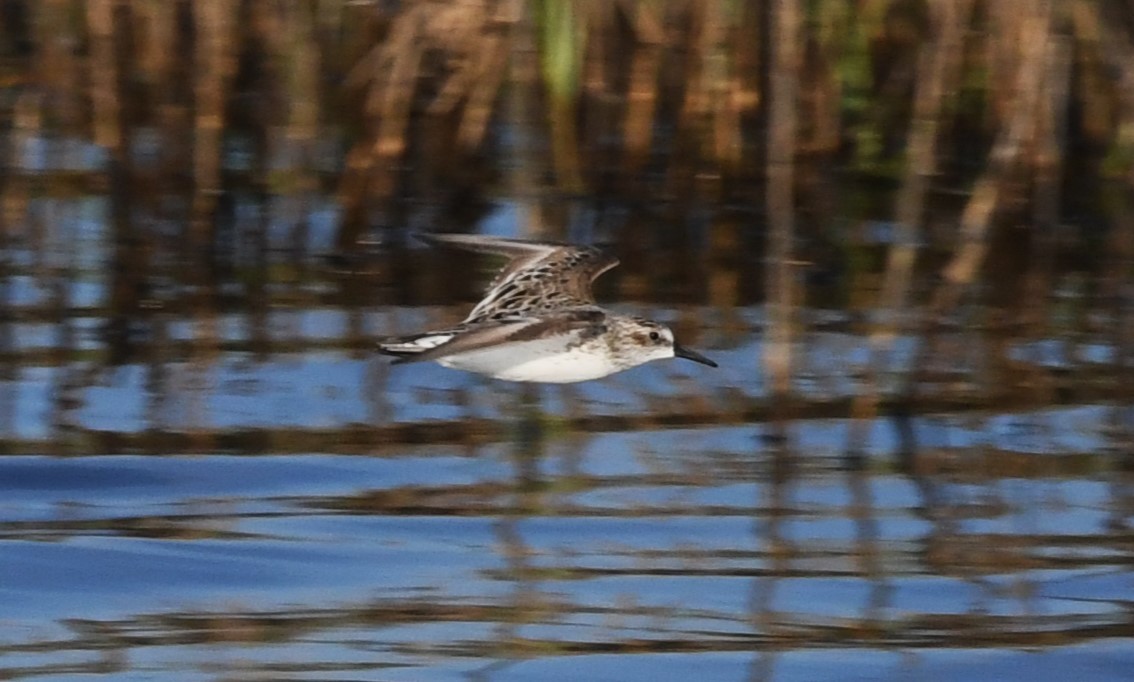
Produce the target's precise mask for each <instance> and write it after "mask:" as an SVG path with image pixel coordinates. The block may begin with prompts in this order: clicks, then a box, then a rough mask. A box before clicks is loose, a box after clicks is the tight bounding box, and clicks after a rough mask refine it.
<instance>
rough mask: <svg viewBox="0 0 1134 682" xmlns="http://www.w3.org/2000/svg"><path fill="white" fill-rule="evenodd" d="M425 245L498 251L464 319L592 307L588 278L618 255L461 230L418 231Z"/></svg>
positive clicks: (609, 265)
mask: <svg viewBox="0 0 1134 682" xmlns="http://www.w3.org/2000/svg"><path fill="white" fill-rule="evenodd" d="M420 238H421V239H422V241H425V242H426V243H429V244H439V245H444V246H451V247H453V248H458V249H464V250H467V251H474V252H477V253H486V254H492V255H497V256H504V257H505V258H508V259H509V261H508V262H507V263H506V264H505V265H504V267H503V268H501V270H500V271H499V272H498V273H497V274H496V277H495V279H493V280H492V284H490V285H489V287H488V289H487V290H486V292H485V296H484V299H483V300H481V301H480V302H479V303H477V304H476V306H475V307H474V308H473V309H472V311H471V312H470V313H469V315H468V317H466V318H465V322H476V321H479V320H483V319H489V318H492V317H506V316H508V315H512V314H515V313H516V312H518V311H521V310H523V311H529V312H538V311H541V310H544V311H546V310H559V309H563V308H574V307H585V306H593V305H594V304H595V296H594V293H593V292H592V291H591V283H592V282H594V281H595V279H597V278H598V276H599V275H601V274H602V273H604V272H606V271H607V270H610V269H611V268H613V267H614V266H616V265H618V259H617V258H615V257H614V256H611V255H609V254H606V253H603V252H602V251H600V250H598V249H596V248H594V247H593V246H572V245H569V244H557V243H554V242H530V241H519V240H515V239H502V238H496V237H481V236H478V235H467V234H433V235H421V237H420Z"/></svg>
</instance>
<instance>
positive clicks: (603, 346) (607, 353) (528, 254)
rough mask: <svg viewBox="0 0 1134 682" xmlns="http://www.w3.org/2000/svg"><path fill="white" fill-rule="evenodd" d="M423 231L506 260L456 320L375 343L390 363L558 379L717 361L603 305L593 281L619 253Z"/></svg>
mask: <svg viewBox="0 0 1134 682" xmlns="http://www.w3.org/2000/svg"><path fill="white" fill-rule="evenodd" d="M419 237H420V238H421V239H422V240H423V241H425V242H427V243H430V244H435V245H440V246H447V247H451V248H457V249H464V250H467V251H474V252H477V253H485V254H492V255H496V256H503V257H505V258H508V262H507V263H506V264H505V265H504V267H503V269H502V270H500V272H499V274H497V275H496V279H495V280H494V281H493V282H492V284H491V285H490V286H489V288H488V290H487V291H486V292H485V294H484V298H483V299H481V301H480V303H477V304H476V306H475V307H474V308H473V309H472V312H470V313H469V315H468V317H466V318H465V320H464V321H463V322H461V323H460V324H458V325H456V326H453V327H450V328H448V329H441V330H436V331H427V332H423V333H420V334H411V335H408V336H395V337H389V338H385V339H382V340H380V341H379V342H378V350H379V351H380V352H382V353H385V354H387V355H393V356H395V357H396V358H398V359H397V360H395V363H398V362H424V361H429V360H431V361H434V362H436V363H437V364H439V365H442V366H444V367H451V368H454V369H463V370H465V371H469V372H476V373H478V374H485V375H487V376H490V377H494V378H496V379H504V380H506V381H534V382H542V383H554V384H566V383H573V382H577V381H588V380H590V379H599V378H601V377H605V376H607V375H609V374H614V373H615V372H621V371H622V370H625V369H630V368H631V367H636V366H637V365H641V364H643V363H646V362H650V361H651V360H661V359H664V358H673V357H678V358H685V359H687V360H692V361H694V362H699V363H701V364H703V365H708V366H710V367H716V366H717V363H715V362H713V361H712V360H710V359H709V358H707V357H705V356H704V355H701V354H700V353H697V352H695V351H692V350H689V349H688V348H684V347H682V346H681V345H680V344H678V343H677V341H675V340H674V337H673V331H672V330H670V329H669V327H667V326H665V325H663V324H659V323H657V322H654V321H652V320H646V319H643V318H640V317H634V316H631V315H619V314H616V313H613V312H610V311H609V310H605V309H603V308H601V307H600V306H599V305H598V304H597V303H596V302H595V298H594V294H593V293H591V283H592V282H593V281H594V280H595V278H597V277H598V276H599V275H601V274H602V273H604V272H606V271H607V270H609V269H611V268H613V267H614V266H616V265H618V259H617V258H615V257H613V256H610V255H608V254H604V253H603V252H602V251H600V250H599V249H596V248H594V247H590V246H571V245H568V244H555V243H550V242H536V241H523V240H519V239H503V238H498V237H485V236H479V235H465V234H434V235H420V236H419Z"/></svg>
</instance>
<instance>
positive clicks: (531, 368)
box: [437, 337, 626, 384]
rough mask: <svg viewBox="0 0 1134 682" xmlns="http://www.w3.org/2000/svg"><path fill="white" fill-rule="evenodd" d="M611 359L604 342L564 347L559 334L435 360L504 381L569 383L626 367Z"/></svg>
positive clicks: (602, 375)
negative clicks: (556, 336)
mask: <svg viewBox="0 0 1134 682" xmlns="http://www.w3.org/2000/svg"><path fill="white" fill-rule="evenodd" d="M587 348H590V349H591V350H590V351H588V350H586V349H587ZM613 360H614V359H613V358H612V357H611V355H610V353H609V352H608V349H607V347H606V345H605V344H593V345H589V346H578V347H567V346H566V345H565V343H564V339H563V338H562V337H559V338H556V339H542V340H535V341H528V342H524V343H507V344H502V345H500V346H497V347H491V348H485V349H480V350H476V351H472V352H469V353H460V354H457V355H450V356H448V357H444V358H440V359H438V360H437V363H438V364H440V365H444V366H445V367H452V368H454V369H463V370H466V371H469V372H477V373H478V374H487V375H488V376H491V377H494V378H496V379H504V380H507V381H538V382H544V383H550V384H569V383H573V382H576V381H588V380H590V379H598V378H601V377H604V376H606V375H608V374H613V373H614V372H617V371H619V370H623V369H626V366H625V365H624V364H619V363H615V362H614V361H613Z"/></svg>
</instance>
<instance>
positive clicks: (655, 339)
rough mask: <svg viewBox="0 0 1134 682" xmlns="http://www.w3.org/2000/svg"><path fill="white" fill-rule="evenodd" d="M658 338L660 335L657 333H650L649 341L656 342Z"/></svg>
mask: <svg viewBox="0 0 1134 682" xmlns="http://www.w3.org/2000/svg"><path fill="white" fill-rule="evenodd" d="M660 338H661V334H658V333H657V332H650V341H657V340H658V339H660Z"/></svg>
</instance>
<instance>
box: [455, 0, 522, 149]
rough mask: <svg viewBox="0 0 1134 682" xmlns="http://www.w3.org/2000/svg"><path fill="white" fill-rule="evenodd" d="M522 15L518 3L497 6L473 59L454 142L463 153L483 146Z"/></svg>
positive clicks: (510, 1)
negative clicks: (465, 99)
mask: <svg viewBox="0 0 1134 682" xmlns="http://www.w3.org/2000/svg"><path fill="white" fill-rule="evenodd" d="M523 13H524V8H523V4H522V0H503V1H502V2H500V3H499V5H497V7H496V13H495V15H494V16H493V17H492V18H491V21H490V22H489V26H490V28H489V30H490V31H491V33H490V34H489V35H488V36H487V38H486V40H487V44H486V45H485V48H484V49H482V50H478V51H477V53H476V55H475V56H474V59H475V63H476V67H475V68H476V77H475V78H474V79H473V83H472V87H471V91H470V92H469V95H468V101H467V102H466V103H465V109H464V113H463V115H462V116H461V123H460V127H459V128H458V130H457V142H458V144H460V145H461V147H463V148H464V149H466V150H474V149H477V148H478V147H480V145H481V144H482V143H483V142H484V137H485V133H486V131H487V130H488V123H489V121H490V120H491V119H492V114H493V111H494V110H495V108H496V107H495V103H496V100H497V98H498V97H499V95H500V88H501V86H502V85H503V83H504V77H505V75H506V74H507V73H508V61H509V58H510V56H511V53H512V43H513V40H512V38H513V33H514V32H515V30H516V27H517V25H518V24H519V22H520V20H521V17H522V15H523Z"/></svg>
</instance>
